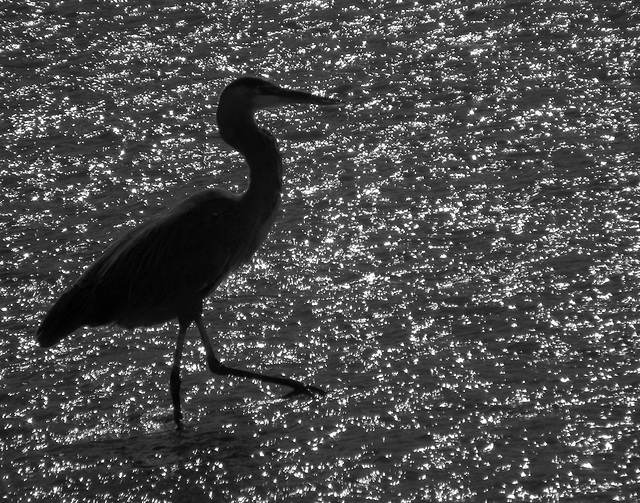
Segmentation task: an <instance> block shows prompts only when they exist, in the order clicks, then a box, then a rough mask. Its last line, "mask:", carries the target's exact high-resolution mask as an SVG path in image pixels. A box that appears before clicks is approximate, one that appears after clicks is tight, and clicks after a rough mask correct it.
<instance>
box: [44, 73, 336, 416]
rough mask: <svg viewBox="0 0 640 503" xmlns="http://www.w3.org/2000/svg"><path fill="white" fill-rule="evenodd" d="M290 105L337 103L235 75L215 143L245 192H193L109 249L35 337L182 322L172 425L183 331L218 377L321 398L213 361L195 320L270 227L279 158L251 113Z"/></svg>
mask: <svg viewBox="0 0 640 503" xmlns="http://www.w3.org/2000/svg"><path fill="white" fill-rule="evenodd" d="M291 103H312V104H316V105H330V104H335V103H338V102H337V101H336V100H332V99H329V98H324V97H321V96H315V95H313V94H309V93H306V92H301V91H294V90H289V89H283V88H281V87H278V86H276V85H274V84H272V83H270V82H267V81H265V80H263V79H260V78H257V77H242V78H239V79H237V80H235V81H233V82H232V83H231V84H229V85H228V86H227V87H226V88H225V89H224V91H223V92H222V94H221V95H220V102H219V104H218V112H217V121H218V127H219V129H220V135H221V137H222V139H223V140H224V141H225V142H227V143H228V144H229V145H231V146H232V147H233V148H235V149H236V150H238V151H239V152H240V153H241V154H242V155H243V156H244V157H245V158H246V160H247V163H248V165H249V171H250V181H249V187H248V189H247V190H246V192H244V193H243V194H234V193H230V192H227V191H224V190H221V189H210V190H205V191H203V192H200V193H197V194H195V195H193V196H191V197H189V198H188V199H186V200H185V201H183V202H182V203H180V204H179V205H178V206H177V207H175V208H174V209H172V210H170V211H167V212H165V213H164V214H162V215H160V216H159V217H158V218H156V219H154V220H152V221H150V222H147V223H146V224H144V225H141V226H140V227H138V228H136V229H134V230H133V231H131V232H129V233H128V234H127V235H125V236H124V237H123V238H122V239H120V240H119V241H118V242H116V243H115V244H114V245H112V246H111V247H110V248H109V249H108V250H107V251H106V252H105V253H104V254H103V255H102V256H101V257H100V258H99V259H98V260H97V261H96V262H95V263H94V264H93V265H92V266H91V267H89V268H88V269H87V270H86V271H85V272H84V274H83V275H82V276H81V277H80V279H78V281H77V282H76V283H75V284H74V285H73V286H72V287H71V288H70V289H69V290H67V291H66V292H65V293H64V294H62V296H61V297H60V299H59V300H58V301H57V302H56V303H55V304H54V306H53V307H52V308H51V310H50V311H49V312H48V313H47V315H46V316H45V318H44V320H43V322H42V324H41V325H40V328H38V331H37V334H36V338H37V341H38V343H39V344H40V345H41V346H42V347H48V346H52V345H53V344H56V343H57V342H58V341H59V340H60V339H62V338H63V337H66V336H67V335H69V334H70V333H71V332H73V331H74V330H76V329H77V328H79V327H82V326H98V325H105V324H108V323H116V324H118V325H120V326H122V327H125V328H134V327H140V326H149V325H155V324H158V323H163V322H166V321H169V320H171V319H173V318H177V319H178V322H179V331H178V342H177V345H176V351H175V356H174V360H173V368H172V371H171V380H170V389H171V397H172V400H173V409H174V418H175V422H176V426H177V427H178V428H181V426H182V411H181V409H180V361H181V359H182V347H183V345H184V339H185V334H186V331H187V328H189V326H190V325H191V323H192V322H195V323H196V325H197V327H198V331H199V332H200V337H201V338H202V342H203V344H204V348H205V350H206V353H207V362H208V364H209V368H210V369H211V371H212V372H213V373H215V374H220V375H232V376H240V377H248V378H251V379H259V380H261V381H266V382H270V383H275V384H281V385H284V386H288V387H290V388H293V391H292V392H291V393H290V395H293V394H298V393H305V394H308V395H312V394H315V393H317V394H324V391H322V390H321V389H319V388H316V387H314V386H309V385H305V384H303V383H301V382H298V381H294V380H293V379H288V378H286V377H276V376H267V375H263V374H259V373H257V372H251V371H248V370H241V369H235V368H230V367H227V366H226V365H223V364H222V363H220V361H219V360H218V359H217V358H216V355H215V354H214V352H213V348H212V346H211V342H210V340H209V337H208V335H207V332H206V329H205V327H204V323H203V322H202V301H203V299H204V298H205V297H206V296H208V295H210V294H211V293H212V292H213V291H214V290H215V289H216V287H217V286H218V285H219V284H220V283H221V282H222V280H224V279H225V278H226V277H227V275H229V273H231V272H232V271H234V270H235V269H237V268H238V267H239V266H240V265H242V264H244V263H245V262H247V261H248V260H249V259H250V258H251V257H252V256H253V254H254V253H255V252H256V250H257V249H258V248H259V246H260V244H261V243H262V241H264V239H265V237H266V236H267V233H268V232H269V230H270V229H271V226H272V224H273V221H274V218H275V216H276V211H277V208H278V204H279V203H280V192H281V189H282V161H281V158H280V154H279V153H278V146H277V143H276V141H275V139H274V137H273V136H272V135H271V134H270V133H269V132H267V131H265V130H264V129H260V128H259V127H258V126H257V124H256V122H255V118H254V114H255V112H256V111H257V110H260V109H265V108H274V107H279V106H283V105H287V104H291Z"/></svg>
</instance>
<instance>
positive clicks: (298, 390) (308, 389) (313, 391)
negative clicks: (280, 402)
mask: <svg viewBox="0 0 640 503" xmlns="http://www.w3.org/2000/svg"><path fill="white" fill-rule="evenodd" d="M326 394H327V392H326V391H325V390H323V389H320V388H316V387H315V386H308V385H306V384H302V383H300V386H296V387H295V388H293V390H291V391H290V392H289V393H287V394H286V395H284V396H283V397H282V398H294V397H296V396H299V395H307V396H311V397H313V396H316V395H319V396H325V395H326Z"/></svg>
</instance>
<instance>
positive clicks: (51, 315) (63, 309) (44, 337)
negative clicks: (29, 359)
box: [36, 285, 87, 348]
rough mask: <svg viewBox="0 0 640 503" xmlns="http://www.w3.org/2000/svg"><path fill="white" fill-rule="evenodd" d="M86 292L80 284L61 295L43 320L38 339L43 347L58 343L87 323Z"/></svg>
mask: <svg viewBox="0 0 640 503" xmlns="http://www.w3.org/2000/svg"><path fill="white" fill-rule="evenodd" d="M85 307H86V292H84V289H83V288H81V287H78V285H75V286H74V287H72V288H71V289H70V290H68V291H66V292H65V293H64V294H62V295H61V296H60V298H59V299H58V301H57V302H56V303H55V304H54V305H53V307H51V309H50V310H49V312H48V313H47V315H46V316H45V317H44V320H42V323H41V324H40V327H39V328H38V331H37V332H36V341H37V342H38V344H40V346H41V347H43V348H48V347H49V346H53V345H54V344H57V343H58V342H59V341H60V340H61V339H63V338H64V337H66V336H67V335H69V334H70V333H71V332H73V331H74V330H76V329H78V328H80V327H81V326H83V325H86V324H87V322H86V309H85Z"/></svg>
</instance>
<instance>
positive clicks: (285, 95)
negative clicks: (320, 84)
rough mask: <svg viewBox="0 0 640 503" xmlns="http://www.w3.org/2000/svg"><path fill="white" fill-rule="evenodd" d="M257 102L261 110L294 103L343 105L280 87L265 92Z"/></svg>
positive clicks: (328, 99) (315, 95) (321, 97)
mask: <svg viewBox="0 0 640 503" xmlns="http://www.w3.org/2000/svg"><path fill="white" fill-rule="evenodd" d="M256 101H257V102H258V104H259V108H276V107H280V106H284V105H288V104H293V103H311V104H314V105H337V104H339V103H342V101H340V100H334V99H332V98H325V97H324V96H318V95H317V94H311V93H307V92H305V91H296V90H293V89H286V88H284V87H278V86H273V87H270V88H269V89H266V90H264V91H263V94H262V95H261V96H258V97H257V99H256Z"/></svg>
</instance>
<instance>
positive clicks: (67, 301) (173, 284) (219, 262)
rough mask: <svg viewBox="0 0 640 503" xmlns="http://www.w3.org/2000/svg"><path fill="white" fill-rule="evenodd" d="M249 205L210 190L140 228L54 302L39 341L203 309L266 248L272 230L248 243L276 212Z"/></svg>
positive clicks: (142, 323)
mask: <svg viewBox="0 0 640 503" xmlns="http://www.w3.org/2000/svg"><path fill="white" fill-rule="evenodd" d="M244 207H245V206H244V203H243V197H241V196H238V195H235V194H231V193H229V192H226V191H221V190H206V191H203V192H200V193H198V194H195V195H194V196H192V197H190V198H188V199H186V200H185V201H183V202H182V203H181V204H180V205H179V206H177V207H176V208H174V209H173V210H171V211H169V212H166V213H164V214H162V215H161V216H159V217H158V218H156V219H154V220H152V221H150V222H148V223H147V224H144V225H142V226H140V227H138V228H136V229H134V230H132V231H131V232H129V233H128V234H127V235H125V236H124V237H123V238H122V239H120V240H119V241H117V242H116V243H115V244H114V245H112V246H111V247H110V248H109V249H108V250H107V251H106V252H105V253H104V254H103V255H102V256H101V257H100V258H99V259H98V260H97V261H96V262H95V263H94V264H93V265H92V266H91V267H89V268H88V269H87V270H86V271H85V272H84V273H83V274H82V276H81V277H80V278H79V279H78V281H77V282H76V283H75V284H74V285H73V286H72V287H71V288H70V289H69V290H67V291H66V292H65V293H64V294H63V295H62V296H61V297H60V299H59V300H58V301H57V302H56V303H55V304H54V306H53V307H52V308H51V310H50V311H49V312H48V313H47V315H46V316H45V318H44V320H43V322H42V324H41V325H40V328H39V329H38V332H37V334H36V338H37V341H38V343H39V344H40V345H41V346H43V347H47V346H51V345H53V344H55V343H56V342H58V341H59V340H60V339H62V338H63V337H65V336H66V335H68V334H69V333H71V332H73V331H74V330H76V329H77V328H79V327H81V326H98V325H104V324H108V323H116V324H118V325H120V326H123V327H126V328H132V327H137V326H146V325H153V324H157V323H163V322H166V321H169V320H171V319H174V318H179V317H185V318H188V317H192V316H194V315H196V314H199V311H200V309H201V305H202V299H203V298H204V297H205V296H206V295H208V294H209V293H210V292H211V291H213V290H214V289H215V287H217V286H218V284H219V283H220V282H221V281H222V280H223V279H224V278H225V277H226V276H227V274H229V273H230V272H231V271H232V270H233V269H235V268H236V267H238V266H239V265H240V264H241V263H243V262H246V261H247V260H248V259H249V258H250V257H251V256H252V255H253V253H254V252H255V250H256V249H257V247H258V246H259V245H260V241H261V240H262V239H263V237H264V235H263V236H262V237H261V238H260V239H259V240H257V242H250V241H248V240H247V236H252V235H253V236H255V232H251V229H252V228H255V227H256V226H257V227H260V226H262V227H264V226H267V227H270V225H271V222H272V220H273V219H272V217H271V215H268V216H267V217H265V215H261V214H259V213H255V211H253V212H252V211H243V208H244ZM273 211H275V208H273ZM263 234H265V233H263ZM253 241H256V239H254V240H253Z"/></svg>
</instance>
